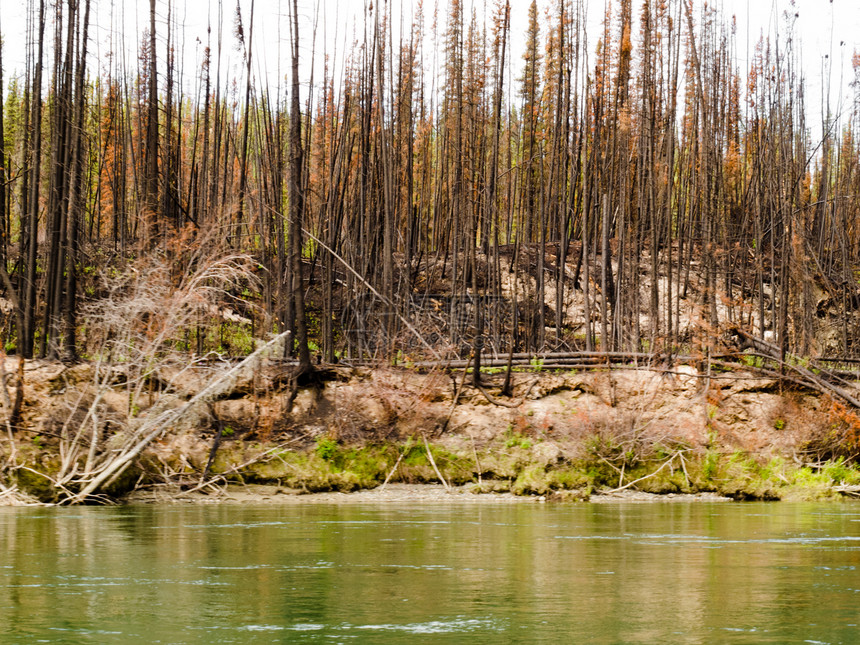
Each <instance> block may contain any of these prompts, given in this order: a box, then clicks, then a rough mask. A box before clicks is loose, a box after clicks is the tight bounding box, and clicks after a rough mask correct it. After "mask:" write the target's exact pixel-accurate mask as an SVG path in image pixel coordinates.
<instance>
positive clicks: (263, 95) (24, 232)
mask: <svg viewBox="0 0 860 645" xmlns="http://www.w3.org/2000/svg"><path fill="white" fill-rule="evenodd" d="M218 4H219V7H218V9H219V14H220V15H222V17H223V24H222V25H220V26H219V25H214V26H212V27H210V30H209V35H208V38H209V40H208V41H207V42H205V43H203V44H202V46H203V47H204V50H203V51H204V55H203V61H202V65H200V66H199V68H197V69H187V68H186V69H183V68H182V67H183V65H184V63H183V61H184V60H185V59H184V58H183V57H182V55H181V53H180V52H181V47H180V44H181V42H182V38H183V35H182V27H181V23H180V20H179V18H178V17H177V12H176V11H175V7H174V2H173V0H150V2H149V17H150V20H149V24H148V26H147V27H146V31H145V33H144V34H142V35H139V42H140V48H139V51H138V55H137V57H136V58H134V59H132V60H127V58H126V57H125V56H121V55H119V54H118V52H112V53H110V54H109V55H108V56H102V57H101V60H100V61H99V62H98V64H95V62H94V61H93V49H92V44H93V39H94V30H93V24H92V23H93V16H92V14H93V11H94V7H93V6H91V5H93V3H92V2H91V0H55V1H52V2H48V1H47V0H29V5H28V6H29V18H28V25H27V50H26V61H27V62H26V68H25V70H23V72H22V73H19V74H17V75H14V76H12V77H9V76H3V72H2V69H3V68H2V61H0V84H2V96H3V97H4V100H3V101H2V105H0V142H2V145H0V279H1V280H2V282H1V283H0V291H2V297H3V301H2V310H3V321H2V322H3V324H2V329H0V340H2V343H3V347H4V349H5V352H6V353H8V354H15V355H18V356H21V357H25V358H30V357H49V358H62V359H64V360H67V361H75V360H79V359H86V360H107V358H108V357H109V358H110V360H113V361H123V360H128V361H134V360H138V359H135V356H145V355H147V352H148V353H149V355H153V354H158V355H167V354H170V355H173V356H180V357H185V358H183V359H182V360H188V359H189V358H191V357H194V358H198V359H201V360H202V359H204V358H206V357H212V356H217V357H241V356H245V355H247V354H249V353H251V352H252V351H253V350H254V349H255V347H257V346H258V345H259V343H260V342H261V341H264V340H267V339H269V338H271V337H272V336H273V335H275V334H283V335H285V336H286V337H287V338H289V339H290V342H288V343H286V344H285V345H284V354H286V355H289V356H290V357H292V358H293V359H294V360H296V361H297V362H298V365H299V366H300V370H304V371H310V370H312V369H313V365H314V364H315V363H327V364H330V363H333V362H337V361H344V360H353V361H366V360H372V361H381V362H383V363H389V364H390V363H392V362H401V363H403V362H409V361H412V362H415V361H420V360H425V361H428V360H435V361H441V360H452V359H460V360H469V361H475V367H480V364H481V363H480V362H481V360H482V357H484V359H485V360H502V361H504V358H505V357H508V358H509V360H510V358H511V357H513V356H514V355H515V354H516V355H521V354H525V355H527V354H529V353H537V352H586V353H587V352H617V353H630V354H636V353H646V354H652V355H657V354H661V355H670V356H671V355H676V354H698V355H705V354H710V353H714V352H719V351H720V349H721V348H722V347H724V346H725V345H726V344H727V343H732V342H735V343H738V342H741V343H747V344H750V343H755V341H756V340H760V341H762V342H763V343H765V344H766V345H767V346H768V347H771V348H776V350H777V351H778V352H780V353H781V355H782V358H783V359H784V358H785V356H786V354H792V355H797V356H801V357H804V356H805V357H819V358H820V357H824V358H839V359H844V360H846V361H850V359H852V358H858V357H860V316H858V309H860V288H858V284H857V275H858V273H857V272H858V270H860V227H858V222H860V219H858V217H857V214H858V208H860V190H858V185H860V165H858V161H860V142H858V140H857V135H856V130H857V127H858V119H860V100H858V98H857V97H855V99H854V100H853V101H851V102H849V104H848V108H847V111H845V112H843V113H839V114H830V112H829V105H827V106H826V107H827V110H825V115H826V116H825V117H824V118H823V119H822V120H821V122H815V123H813V122H810V121H809V120H808V119H807V114H808V112H809V110H808V107H807V100H806V93H807V87H806V81H805V79H804V77H803V74H802V71H801V70H802V65H801V60H800V54H799V52H798V51H797V50H796V48H795V44H794V38H793V27H794V22H795V21H796V20H797V17H796V15H791V14H785V15H783V16H781V17H780V26H779V28H778V29H777V30H776V33H775V35H774V36H772V37H764V36H763V37H762V38H761V39H760V40H759V41H758V43H757V44H756V45H755V49H754V56H753V57H752V60H751V61H750V63H749V65H748V68H747V67H746V66H745V67H743V68H742V66H741V64H740V63H739V62H738V61H739V57H738V53H737V52H738V43H737V35H736V33H735V31H736V29H735V25H734V21H733V20H732V18H731V17H727V16H724V15H722V14H720V13H719V12H718V11H717V10H715V9H713V8H710V7H708V5H707V4H706V3H698V2H692V1H691V0H642V1H639V2H633V0H615V1H613V2H607V3H606V5H605V6H606V14H605V16H604V17H603V20H602V28H601V30H600V31H599V32H596V31H595V30H594V29H593V28H588V25H587V21H586V19H585V9H586V6H585V5H586V3H584V2H583V1H582V0H548V1H547V2H544V3H540V4H539V3H537V2H536V1H535V2H532V3H531V5H530V8H529V12H528V23H527V24H526V25H512V24H511V21H510V6H509V3H508V2H502V1H501V0H496V1H495V2H494V3H492V6H488V7H486V8H485V13H486V15H484V14H481V17H480V18H479V14H478V13H477V10H476V9H474V8H471V9H470V8H467V7H466V6H464V4H463V3H462V2H461V0H449V1H447V2H446V3H443V4H444V6H442V7H440V6H439V3H438V2H437V3H436V4H434V5H433V6H432V7H431V6H428V5H429V3H427V2H418V3H417V4H416V5H415V7H414V16H415V18H414V21H413V22H412V24H411V25H407V26H406V27H402V26H401V27H400V29H397V30H395V29H393V28H392V23H393V20H392V9H391V6H390V3H388V2H386V1H385V0H382V1H381V2H377V3H371V4H367V5H366V8H365V10H364V15H363V20H362V21H361V22H360V23H359V26H358V28H357V29H356V30H355V31H354V32H353V34H352V42H351V43H350V46H349V47H348V48H347V49H346V51H332V52H326V51H323V52H322V53H320V52H319V51H317V48H318V47H319V44H318V42H317V41H316V40H315V39H316V34H315V33H314V32H313V31H312V30H311V29H307V28H303V31H302V33H300V32H299V27H300V21H299V14H300V11H301V8H300V6H299V2H298V0H292V1H291V2H289V3H287V5H288V6H286V7H284V9H285V11H286V12H287V14H288V16H287V23H288V24H289V34H285V35H284V41H285V43H286V44H287V45H288V47H285V48H284V50H283V51H284V52H286V53H285V56H284V60H283V61H280V62H281V63H282V64H283V68H284V69H286V70H288V72H287V74H285V76H284V79H285V80H284V82H283V84H282V85H281V84H279V86H277V87H272V86H270V81H269V80H268V79H267V77H266V76H265V75H262V74H260V73H259V69H260V67H259V64H260V63H259V61H258V60H255V58H254V54H255V52H257V51H258V50H256V49H255V48H254V36H255V34H254V28H253V26H254V24H255V21H259V20H261V19H265V15H263V14H265V12H266V11H268V10H269V9H267V8H265V7H264V8H261V7H259V6H258V7H257V8H256V11H257V13H258V15H254V11H255V8H254V3H253V2H252V3H251V5H250V13H243V11H242V8H241V7H240V6H239V5H238V4H237V5H235V6H232V5H231V3H230V2H226V1H225V2H224V3H223V6H221V5H222V3H221V2H219V3H218ZM260 12H263V14H260ZM3 28H4V26H3V25H2V24H0V30H2V29H3ZM523 29H525V34H524V40H523V34H522V33H520V34H515V33H514V32H515V31H516V30H523ZM115 36H116V40H117V42H119V41H121V40H122V38H123V36H122V34H115ZM129 40H132V41H133V40H134V37H132V36H129ZM520 41H523V42H525V48H524V51H522V52H514V51H513V47H512V42H520ZM310 43H313V45H311V44H310ZM227 48H233V51H234V54H235V53H237V52H238V54H236V55H239V56H241V61H242V67H243V68H244V74H243V75H242V76H241V77H236V76H233V75H231V74H228V73H227V71H226V70H225V69H222V66H221V62H220V61H221V60H222V58H223V56H222V54H223V50H225V49H227ZM314 52H316V53H314ZM114 54H116V55H114ZM269 55H270V56H271V53H270V54H269ZM307 55H314V56H317V57H319V58H320V59H322V60H324V65H323V66H322V69H323V73H322V78H319V77H317V78H313V72H312V71H309V70H312V69H314V67H313V66H312V65H307V64H304V63H305V62H306V61H302V60H301V59H302V57H303V56H307ZM335 70H340V71H341V73H335ZM852 73H853V74H855V75H856V76H857V77H858V79H860V55H858V54H855V55H854V58H853V68H852ZM303 74H304V75H308V74H309V75H310V78H308V77H303ZM335 79H340V80H337V81H336V80H335ZM188 88H193V91H189V90H188ZM812 91H817V90H815V89H813V90H812ZM858 92H859V93H860V87H858ZM858 96H860V94H858ZM286 332H289V333H288V334H286ZM140 360H144V359H140ZM477 372H478V370H476V373H477Z"/></svg>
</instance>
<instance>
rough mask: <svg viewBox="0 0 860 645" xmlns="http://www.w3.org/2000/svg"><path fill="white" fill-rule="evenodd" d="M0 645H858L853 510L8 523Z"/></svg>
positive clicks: (266, 513)
mask: <svg viewBox="0 0 860 645" xmlns="http://www.w3.org/2000/svg"><path fill="white" fill-rule="evenodd" d="M0 541H2V544H3V545H4V546H5V549H4V552H3V556H2V559H0V642H2V643H31V642H49V643H282V642H299V643H301V642H307V643H314V642H325V643H340V642H343V643H362V642H366V643H378V642H383V643H400V642H402V643H407V642H408V643H414V642H424V641H427V642H430V641H432V642H434V643H439V642H443V643H460V642H464V641H466V640H468V641H470V642H482V643H486V642H491V643H492V642H498V643H509V642H519V643H531V642H548V641H559V640H560V639H561V640H562V641H563V642H587V643H658V642H674V643H789V642H797V643H802V642H818V643H856V642H860V629H858V625H860V576H858V574H857V571H858V567H860V506H856V505H853V504H842V505H832V504H828V505H812V504H789V503H779V504H725V503H714V504H707V503H701V504H699V503H696V504H683V503H674V504H668V503H667V504H660V503H658V504H647V505H641V504H626V505H596V504H595V505H577V506H552V505H536V504H513V505H495V504H481V503H476V504H473V505H460V504H458V505H424V506H410V505H401V504H398V505H387V506H384V505H367V506H358V505H344V506H325V505H316V504H314V505H307V506H292V505H291V506H283V507H275V506H265V507H235V506H196V507H157V506H149V507H126V508H76V509H48V510H45V509H0Z"/></svg>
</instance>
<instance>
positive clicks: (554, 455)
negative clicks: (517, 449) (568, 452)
mask: <svg viewBox="0 0 860 645" xmlns="http://www.w3.org/2000/svg"><path fill="white" fill-rule="evenodd" d="M532 457H533V458H534V460H535V461H537V462H538V463H540V464H542V465H543V466H551V465H553V464H557V463H558V462H560V461H561V460H562V452H561V448H559V447H558V446H557V445H555V444H554V443H552V442H549V441H543V442H540V443H536V444H535V445H534V446H533V447H532Z"/></svg>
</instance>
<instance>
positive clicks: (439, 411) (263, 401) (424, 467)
mask: <svg viewBox="0 0 860 645" xmlns="http://www.w3.org/2000/svg"><path fill="white" fill-rule="evenodd" d="M0 367H5V374H6V382H7V384H8V386H7V393H8V398H6V397H3V399H5V401H9V402H11V401H14V400H15V398H16V396H17V394H18V391H19V390H20V391H21V393H22V405H21V409H20V414H19V415H18V418H19V420H18V424H17V426H16V427H15V428H10V432H8V433H6V436H5V437H4V438H2V439H0V463H3V462H5V463H7V464H11V463H13V462H14V464H15V465H16V469H14V472H15V473H16V476H17V480H15V479H14V478H13V479H10V478H9V477H8V476H7V478H6V480H5V481H0V484H4V486H5V487H6V488H0V504H2V503H4V500H5V501H6V502H7V503H8V502H9V500H11V499H12V495H10V494H7V493H4V490H6V491H8V490H10V487H14V486H15V485H18V486H19V488H20V489H21V491H22V492H26V493H27V494H29V495H33V496H35V497H38V498H39V499H42V500H43V501H62V494H63V493H62V491H61V492H60V494H58V493H57V491H56V490H54V491H52V490H50V486H48V483H49V482H50V479H49V478H50V477H52V476H53V473H54V472H55V471H56V469H57V468H58V464H59V462H60V460H61V458H62V455H63V454H68V452H67V451H68V444H69V442H70V441H71V440H72V438H79V441H80V445H81V446H83V448H82V449H81V451H80V454H81V457H80V460H81V463H80V464H79V466H80V467H83V465H84V464H83V460H84V459H85V458H86V445H87V442H88V441H89V440H90V439H89V437H90V435H91V434H92V432H93V430H92V427H93V426H97V428H98V432H99V435H98V437H99V438H98V446H99V450H100V451H101V453H102V454H107V455H109V454H110V453H109V452H108V451H109V450H111V448H112V446H113V445H114V443H115V442H116V441H118V440H119V439H121V438H122V437H123V436H124V433H127V432H128V428H133V427H134V424H136V423H137V424H140V423H142V422H143V421H145V420H146V418H147V415H148V414H151V415H155V414H156V413H158V414H162V413H163V412H164V410H165V409H171V408H172V409H180V408H181V409H184V408H183V406H186V407H187V406H188V402H189V401H192V400H193V397H194V396H195V394H197V393H199V392H200V391H202V390H203V388H205V387H206V384H207V383H208V382H210V381H211V379H212V378H213V369H212V368H194V369H175V370H174V371H171V370H169V369H162V370H161V371H160V372H159V373H157V374H155V375H153V379H152V382H153V385H152V387H150V388H149V389H147V390H145V391H143V392H142V393H141V394H139V396H138V398H137V399H135V400H134V401H133V402H130V401H131V399H130V396H129V392H128V389H127V388H126V387H124V384H123V375H122V374H121V373H117V374H116V375H114V377H113V378H114V382H113V383H112V384H111V385H110V387H107V388H104V387H101V388H100V387H99V386H98V385H97V383H98V382H99V378H104V377H103V375H99V374H96V372H95V368H94V366H93V365H91V364H86V363H82V364H77V365H71V366H69V365H64V364H62V363H59V362H51V361H35V360H34V361H28V362H27V363H26V364H25V365H24V379H23V385H21V384H20V383H19V382H18V380H17V379H16V377H15V373H16V369H17V368H18V365H17V361H15V360H14V359H6V362H5V365H0ZM285 371H286V370H285V368H284V366H283V365H282V364H281V363H279V362H277V361H264V362H263V363H262V364H258V365H256V366H255V367H254V369H253V370H251V371H249V372H248V373H245V374H240V375H239V376H238V378H236V379H235V380H234V381H233V382H232V383H231V386H230V388H228V389H226V390H223V391H221V392H220V394H219V396H218V397H217V400H214V401H211V402H207V404H206V405H202V404H201V405H197V406H192V408H190V409H189V410H188V412H187V413H185V414H183V415H182V416H181V417H177V418H176V420H175V422H174V423H173V424H172V425H170V426H169V427H164V428H163V429H161V431H160V432H157V433H155V435H154V438H153V439H152V440H151V441H150V442H148V443H146V445H145V446H143V447H142V450H141V451H140V453H139V456H138V457H137V458H136V460H135V461H134V462H133V464H132V466H131V467H130V468H129V469H128V470H127V471H125V475H124V477H123V478H121V479H120V480H119V481H116V482H115V483H114V488H113V489H111V490H106V491H104V493H105V495H106V497H102V498H101V501H106V500H108V499H114V500H116V499H118V498H121V497H122V496H123V495H124V494H126V493H128V492H129V491H130V490H134V489H135V488H140V487H141V486H142V487H143V488H144V489H145V492H140V491H138V492H136V493H135V494H134V495H132V496H131V497H128V498H127V499H126V500H125V501H131V502H134V501H153V500H156V499H157V500H162V501H163V500H173V499H176V500H178V501H186V500H193V501H197V502H210V501H223V502H238V503H245V502H260V503H266V502H272V503H274V502H277V503H307V502H308V501H313V502H324V503H329V502H341V501H346V500H348V501H350V503H352V502H373V503H375V502H383V503H389V502H390V503H396V502H402V501H409V502H412V501H421V502H425V501H426V502H437V501H444V502H452V501H456V502H458V503H460V502H465V501H469V502H471V501H473V500H475V499H481V500H482V501H490V500H493V501H500V502H511V501H518V502H519V501H522V497H520V496H518V495H514V494H512V493H511V491H513V492H514V493H520V494H524V493H525V494H529V493H530V494H533V495H535V497H530V498H528V499H530V500H532V501H534V499H540V497H541V496H542V497H544V499H545V500H548V501H552V500H553V499H570V500H578V499H588V498H589V497H590V498H591V500H592V501H600V502H603V501H609V500H610V499H611V500H615V499H620V500H622V501H640V500H646V499H650V497H648V495H647V494H646V493H647V492H652V493H653V492H658V493H672V494H677V493H679V492H708V491H714V490H717V491H718V492H720V493H723V494H729V495H731V496H732V497H737V498H749V497H752V498H765V499H773V498H778V496H779V495H778V493H775V492H773V490H772V487H770V488H769V487H764V488H762V486H761V483H760V482H757V483H755V486H757V487H758V488H757V489H755V490H752V491H749V490H746V487H747V483H744V481H740V480H737V477H736V478H735V479H736V480H737V481H733V482H732V483H731V485H730V486H729V485H726V486H723V487H720V486H713V485H710V484H709V485H708V486H706V487H705V488H702V486H701V485H698V484H696V482H695V481H693V480H695V479H696V478H695V477H694V476H693V474H691V473H688V472H687V466H688V464H689V463H691V460H692V461H695V460H697V459H698V460H699V461H701V460H702V459H704V456H705V455H708V454H717V455H719V456H720V458H721V459H724V460H725V459H731V460H734V461H738V460H739V459H740V458H739V457H737V456H738V455H741V456H743V458H744V459H747V460H750V461H751V462H758V463H760V464H763V463H766V462H768V461H769V460H772V459H774V458H778V459H781V460H783V461H784V462H785V463H789V464H795V465H797V467H800V466H801V465H803V464H805V463H809V462H821V461H823V458H822V454H821V453H820V452H818V453H816V452H815V450H816V448H815V446H821V445H823V443H822V442H823V441H825V440H826V439H827V438H828V437H832V436H833V435H834V429H835V428H836V429H838V428H841V427H842V426H844V425H845V424H846V423H847V424H848V425H849V426H850V424H851V423H854V421H855V420H856V418H855V416H854V415H852V413H851V412H850V411H846V410H845V408H844V406H842V407H839V406H838V405H834V402H833V401H832V400H830V399H829V398H827V397H825V396H822V395H821V394H820V393H818V392H814V391H810V390H804V389H800V388H794V389H791V388H789V387H788V386H787V385H786V384H784V383H783V384H780V383H779V382H778V381H777V380H775V379H773V378H768V377H763V376H761V375H760V374H757V373H755V371H754V370H750V371H749V372H745V371H741V370H737V369H736V370H734V371H733V372H731V373H725V372H718V371H716V370H713V369H712V370H704V369H702V370H700V369H698V367H696V366H692V365H682V364H680V365H679V364H675V365H666V364H636V363H634V362H631V363H629V364H626V365H624V366H613V367H609V366H604V367H600V366H598V367H597V368H591V369H576V370H575V369H567V370H543V369H525V370H523V371H520V372H517V373H515V374H513V384H514V387H513V394H512V396H511V397H509V398H508V397H504V396H502V394H501V387H502V382H503V379H504V374H501V373H495V374H486V375H484V376H483V377H482V381H483V386H482V387H481V388H476V387H474V386H473V385H472V384H471V375H467V374H465V373H464V372H463V371H462V370H459V371H456V370H454V371H451V370H444V369H431V370H425V371H419V370H416V369H407V368H392V367H376V368H374V369H371V368H368V367H365V366H357V367H349V366H343V365H339V366H327V367H325V368H323V369H319V370H318V372H317V378H316V379H315V380H314V381H312V382H311V383H309V384H307V385H305V386H302V387H300V388H299V389H298V391H297V392H296V394H295V397H294V398H293V397H292V396H291V391H290V387H291V386H290V384H289V382H288V379H285V378H284V374H285ZM0 403H3V401H0ZM4 407H5V405H4ZM88 410H89V411H92V410H96V414H94V415H93V414H88ZM846 419H847V421H846ZM840 424H842V425H840ZM849 429H850V428H849ZM10 437H11V439H10ZM430 445H432V446H433V452H434V453H436V452H437V451H438V452H439V454H440V455H441V456H439V458H438V459H439V461H440V462H443V463H441V464H440V467H441V469H442V472H444V475H443V476H444V477H445V480H446V483H447V484H450V485H451V486H452V489H451V491H448V490H446V489H445V488H443V487H438V486H435V487H434V486H430V487H427V486H416V485H417V484H427V483H430V482H439V481H440V478H439V474H440V471H439V470H438V468H437V464H435V463H432V464H431V463H428V462H427V460H426V458H425V459H424V461H423V462H422V463H417V462H415V460H412V461H411V462H410V457H409V456H410V455H412V456H415V454H417V453H415V451H416V450H418V451H419V452H420V455H418V456H421V457H422V458H424V457H426V451H425V450H424V448H426V447H428V446H430ZM64 451H66V452H65V453H64ZM327 451H328V452H327ZM361 451H365V452H363V453H362V452H361ZM359 453H360V454H359ZM414 453H415V454H414ZM356 455H359V457H361V458H362V459H364V462H362V464H363V465H361V468H364V469H365V470H364V471H363V472H364V474H362V472H360V471H358V470H355V468H358V466H355V463H357V462H356V460H357V459H358V457H356ZM398 455H399V457H398ZM659 455H662V457H660V456H659ZM403 457H406V459H404V460H403V463H402V464H401V463H400V458H403ZM736 457H737V458H736ZM667 459H668V460H669V461H666V460H667ZM338 460H340V461H338ZM349 460H352V461H349ZM647 460H651V463H653V464H654V468H656V467H657V466H658V465H659V464H660V463H662V464H663V466H668V467H667V468H666V469H665V472H664V475H665V476H666V477H669V476H670V471H671V476H672V477H673V478H674V479H673V480H672V482H674V483H672V482H668V483H667V482H662V483H661V484H660V485H659V486H657V485H653V482H652V485H650V486H641V485H631V481H632V480H633V479H634V478H638V477H640V476H642V472H641V471H640V472H638V473H632V471H630V470H627V469H628V468H632V467H633V466H634V465H635V464H637V463H642V462H644V461H647ZM660 460H662V461H660ZM673 460H674V461H673ZM347 461H349V464H346V465H344V463H345V462H347ZM395 461H396V463H395ZM341 462H344V463H341ZM354 462H355V463H354ZM577 463H578V464H584V465H582V467H581V471H582V472H583V473H586V472H592V471H594V469H595V468H597V469H602V471H603V474H602V475H600V476H596V475H593V474H589V475H588V477H589V478H590V479H589V481H590V482H592V483H584V482H583V481H581V478H580V479H579V480H577V479H576V477H574V478H573V479H574V480H571V476H570V475H569V474H568V475H564V476H562V475H558V477H556V478H555V479H552V477H549V475H552V476H553V477H555V475H556V474H557V472H556V471H558V472H560V471H561V470H563V469H564V467H566V465H570V464H577ZM368 464H369V465H368ZM589 464H592V465H591V466H589ZM22 466H23V468H21V467H22ZM350 468H352V469H353V470H354V471H355V473H357V474H355V473H350V472H346V471H348V470H349V469H350ZM368 468H371V469H372V472H370V474H367V470H368ZM52 469H53V470H52ZM301 469H305V470H306V471H307V472H302V473H300V474H299V475H300V476H299V475H297V474H296V473H297V471H298V470H301ZM7 470H8V471H9V472H10V473H11V472H12V470H13V469H12V468H11V467H10V466H7ZM652 470H653V468H652ZM39 473H44V475H42V474H39ZM479 473H483V480H484V486H483V487H481V488H480V491H482V492H484V493H485V494H483V495H475V494H474V492H475V486H474V483H475V482H476V481H477V480H478V479H479V477H478V474H479ZM548 474H549V475H548ZM45 475H47V476H45ZM204 475H205V477H215V478H216V479H217V482H218V483H219V486H215V485H212V486H209V487H203V488H202V489H200V490H195V488H196V487H197V484H198V482H200V481H201V480H202V479H204ZM777 476H778V477H782V478H783V479H785V476H784V475H783V474H782V473H777ZM524 477H525V479H524ZM564 477H567V479H564ZM625 477H626V479H625ZM386 478H388V479H389V480H390V481H389V483H388V485H387V486H385V487H381V486H380V483H381V482H382V480H383V479H386ZM535 478H537V479H538V480H541V478H543V480H541V481H535ZM679 478H680V479H679ZM747 479H750V478H747ZM231 482H232V483H237V482H239V483H243V484H265V485H268V488H262V489H249V488H247V487H238V488H237V487H235V486H231V487H229V488H227V489H225V488H224V487H223V486H220V484H224V483H231ZM595 482H603V483H601V484H598V483H595ZM607 482H608V483H607ZM616 482H617V485H616ZM679 482H680V483H679ZM622 483H623V485H622ZM836 483H838V482H836ZM168 484H169V485H168ZM463 484H467V485H465V486H463ZM634 484H635V482H634ZM750 485H752V484H750ZM293 488H295V489H297V490H292V489H293ZM568 488H570V489H575V490H577V491H579V492H576V493H572V494H569V493H570V491H569V490H564V489H568ZM621 488H623V489H624V490H620V491H616V492H613V493H612V495H611V496H602V495H600V494H599V493H600V491H601V490H602V489H605V490H609V491H613V490H615V489H621ZM356 489H365V490H357V492H349V494H346V492H347V491H356ZM637 489H638V490H637ZM182 491H184V492H182ZM326 491H335V492H326ZM336 491H344V492H336ZM499 491H504V492H499ZM643 491H645V492H643ZM307 492H313V493H315V494H314V495H306V494H299V493H307ZM661 499H676V498H674V497H665V498H662V497H661ZM678 499H683V500H686V499H688V497H685V496H680V497H679V498H678ZM703 499H709V500H710V499H713V498H712V497H710V496H705V497H704V498H703Z"/></svg>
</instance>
